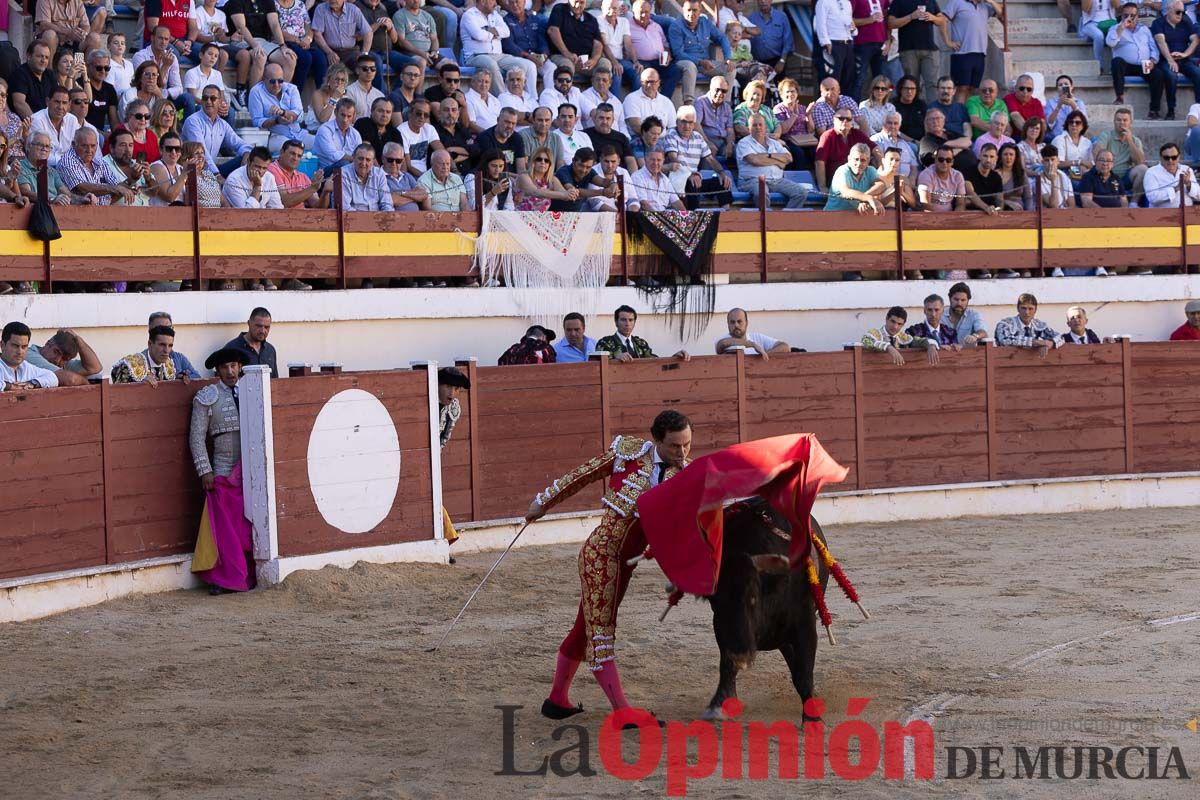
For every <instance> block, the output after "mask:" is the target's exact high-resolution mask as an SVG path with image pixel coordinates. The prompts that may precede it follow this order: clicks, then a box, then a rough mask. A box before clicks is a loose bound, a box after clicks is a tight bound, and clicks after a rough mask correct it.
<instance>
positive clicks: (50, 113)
mask: <svg viewBox="0 0 1200 800" xmlns="http://www.w3.org/2000/svg"><path fill="white" fill-rule="evenodd" d="M70 110H71V93H70V92H69V91H67V89H66V88H65V87H62V86H55V87H54V89H53V90H51V92H50V96H49V97H47V98H46V107H45V108H43V109H42V110H41V111H37V112H35V113H34V115H33V116H32V117H30V118H29V123H30V124H29V130H30V131H31V132H40V133H45V134H48V135H49V136H50V142H51V146H52V149H51V151H50V158H49V159H48V161H49V162H50V166H52V167H57V166H58V161H59V159H61V158H62V157H63V156H65V155H66V154H67V152H68V151H69V150H70V149H71V147H72V145H73V144H74V142H75V131H77V130H79V118H78V117H76V116H75V115H74V114H68V113H67V112H68V111H70Z"/></svg>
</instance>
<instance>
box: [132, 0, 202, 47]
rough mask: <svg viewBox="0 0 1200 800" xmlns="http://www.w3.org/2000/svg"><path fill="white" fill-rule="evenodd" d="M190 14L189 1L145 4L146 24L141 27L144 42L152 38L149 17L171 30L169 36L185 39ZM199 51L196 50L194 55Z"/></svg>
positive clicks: (165, 1)
mask: <svg viewBox="0 0 1200 800" xmlns="http://www.w3.org/2000/svg"><path fill="white" fill-rule="evenodd" d="M191 13H192V3H191V0H150V2H148V3H146V10H145V18H146V21H147V22H146V24H145V25H144V26H143V27H144V30H145V38H146V41H147V42H149V41H150V39H151V37H153V36H154V31H152V30H150V25H149V20H150V18H151V17H158V24H159V25H166V26H167V27H168V28H170V29H171V36H172V38H175V39H186V38H187V34H188V17H189V16H191ZM199 52H200V50H199V48H197V50H196V53H197V54H199Z"/></svg>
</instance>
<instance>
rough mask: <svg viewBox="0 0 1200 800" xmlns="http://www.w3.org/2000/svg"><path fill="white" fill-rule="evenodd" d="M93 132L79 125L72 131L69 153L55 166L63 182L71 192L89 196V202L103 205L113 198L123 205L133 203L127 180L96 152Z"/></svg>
mask: <svg viewBox="0 0 1200 800" xmlns="http://www.w3.org/2000/svg"><path fill="white" fill-rule="evenodd" d="M97 149H98V148H97V146H96V131H95V130H93V129H92V128H80V129H79V130H78V131H76V132H75V146H74V147H73V148H72V149H71V151H70V152H68V153H67V154H66V155H65V156H63V159H62V161H61V162H59V165H58V168H59V172H60V173H61V175H62V180H63V183H64V184H65V185H66V186H67V188H69V189H70V190H71V191H72V192H74V193H75V194H78V195H83V196H84V197H86V198H88V201H87V202H89V203H92V204H95V205H101V206H106V205H109V204H111V203H112V202H113V199H114V198H116V199H117V200H122V201H124V202H125V203H126V205H128V204H130V203H132V202H133V190H132V189H131V188H129V184H130V180H129V178H127V177H126V176H125V174H124V173H122V172H121V171H120V170H118V169H117V168H116V167H114V166H112V165H111V164H109V163H108V162H107V161H105V160H104V159H102V158H98V157H97V155H96V151H97Z"/></svg>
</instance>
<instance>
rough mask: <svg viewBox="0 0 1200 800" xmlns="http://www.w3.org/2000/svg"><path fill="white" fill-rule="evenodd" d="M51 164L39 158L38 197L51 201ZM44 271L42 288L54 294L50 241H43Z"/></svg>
mask: <svg viewBox="0 0 1200 800" xmlns="http://www.w3.org/2000/svg"><path fill="white" fill-rule="evenodd" d="M49 170H50V164H49V162H47V161H46V159H44V158H43V159H39V160H38V163H37V182H38V188H37V193H38V197H40V198H42V199H43V200H45V201H46V202H50V172H49ZM42 272H43V274H44V275H45V276H46V277H45V278H43V279H42V283H43V284H45V285H44V286H43V287H42V289H43V290H44V291H45V293H46V294H54V275H53V274H52V269H51V264H50V243H49V242H42Z"/></svg>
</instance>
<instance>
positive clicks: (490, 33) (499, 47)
mask: <svg viewBox="0 0 1200 800" xmlns="http://www.w3.org/2000/svg"><path fill="white" fill-rule="evenodd" d="M458 33H459V35H460V36H461V37H462V58H463V61H462V63H463V64H465V65H467V66H469V67H475V69H477V70H480V71H483V70H486V71H487V72H488V74H489V75H490V76H491V84H490V85H491V86H494V87H496V88H497V93H499V87H501V86H503V85H504V76H503V75H501V73H500V71H501V70H504V71H505V72H507V71H508V70H510V69H514V68H515V69H519V70H521V71H522V72H524V73H525V96H526V97H528V98H529V99H530V100H532V99H533V98H534V95H535V94H536V92H537V65H536V64H534V63H533V62H532V61H530V60H529V59H527V58H521V57H520V56H514V55H509V54H507V53H505V52H504V51H503V42H502V40H503V39H507V38H508V36H509V30H508V25H507V24H505V22H504V17H503V16H502V15H501V14H500V12H499V10H497V8H496V0H476V2H475V5H474V7H472V8H468V9H467V10H466V11H465V12H463V15H462V19H461V20H460V21H459V27H458ZM471 119H472V120H474V119H475V115H474V114H473V113H472V114H471ZM495 124H496V121H495V120H492V121H491V122H490V123H488V124H487V125H484V126H483V127H485V128H490V127H492V125H495Z"/></svg>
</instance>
